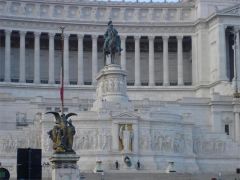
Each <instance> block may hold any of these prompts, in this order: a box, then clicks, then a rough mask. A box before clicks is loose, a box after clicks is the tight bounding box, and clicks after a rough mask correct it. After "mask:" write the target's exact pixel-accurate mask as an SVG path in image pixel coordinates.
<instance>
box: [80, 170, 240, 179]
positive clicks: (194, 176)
mask: <svg viewBox="0 0 240 180" xmlns="http://www.w3.org/2000/svg"><path fill="white" fill-rule="evenodd" d="M212 178H218V175H217V174H180V173H171V174H166V173H141V172H139V173H124V172H118V173H117V172H116V173H106V172H105V173H104V175H103V174H101V173H82V177H81V180H212ZM238 178H239V179H238ZM220 179H221V180H236V179H237V180H240V175H239V177H238V176H237V175H236V174H224V175H222V177H221V178H219V180H220ZM217 180H218V179H217Z"/></svg>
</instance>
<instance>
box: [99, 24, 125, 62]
mask: <svg viewBox="0 0 240 180" xmlns="http://www.w3.org/2000/svg"><path fill="white" fill-rule="evenodd" d="M121 50H122V49H121V40H120V37H119V35H118V32H117V30H116V29H115V28H114V27H113V23H112V21H111V20H110V21H109V22H108V28H107V31H106V32H105V34H104V45H103V55H104V65H106V58H107V57H109V56H110V59H111V64H115V63H116V62H115V53H118V54H119V55H120V53H121Z"/></svg>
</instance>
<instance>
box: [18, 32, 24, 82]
mask: <svg viewBox="0 0 240 180" xmlns="http://www.w3.org/2000/svg"><path fill="white" fill-rule="evenodd" d="M19 34H20V63H19V67H20V69H19V82H21V83H25V82H26V56H25V37H26V31H20V32H19Z"/></svg>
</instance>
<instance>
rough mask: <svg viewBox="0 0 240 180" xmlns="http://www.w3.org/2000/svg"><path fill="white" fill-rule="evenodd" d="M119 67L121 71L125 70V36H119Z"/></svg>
mask: <svg viewBox="0 0 240 180" xmlns="http://www.w3.org/2000/svg"><path fill="white" fill-rule="evenodd" d="M120 37H121V48H122V51H121V67H122V69H123V70H126V38H127V36H126V35H121V36H120Z"/></svg>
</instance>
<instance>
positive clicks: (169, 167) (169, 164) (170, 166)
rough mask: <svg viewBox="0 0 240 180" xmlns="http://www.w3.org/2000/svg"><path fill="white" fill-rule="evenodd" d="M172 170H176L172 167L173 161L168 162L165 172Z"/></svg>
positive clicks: (171, 171) (172, 171)
mask: <svg viewBox="0 0 240 180" xmlns="http://www.w3.org/2000/svg"><path fill="white" fill-rule="evenodd" d="M174 172H176V171H175V167H174V162H168V167H167V169H166V173H174Z"/></svg>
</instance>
